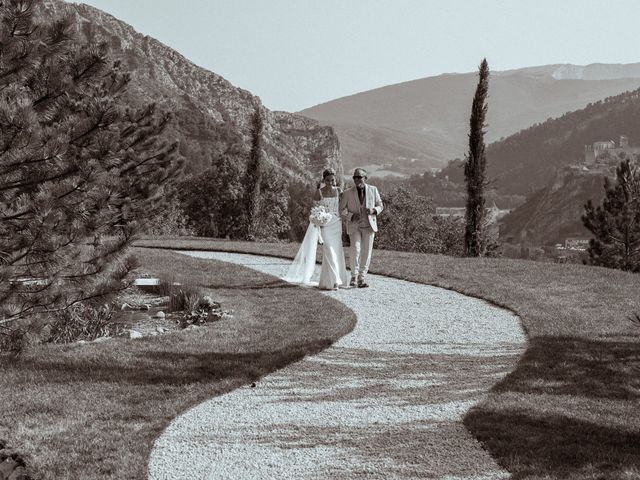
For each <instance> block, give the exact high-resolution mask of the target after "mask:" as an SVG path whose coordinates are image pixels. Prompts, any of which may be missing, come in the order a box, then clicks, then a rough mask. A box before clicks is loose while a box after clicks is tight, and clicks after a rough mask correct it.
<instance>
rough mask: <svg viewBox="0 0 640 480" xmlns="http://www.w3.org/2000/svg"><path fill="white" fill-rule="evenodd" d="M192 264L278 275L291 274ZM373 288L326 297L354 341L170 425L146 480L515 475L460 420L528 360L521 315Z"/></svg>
mask: <svg viewBox="0 0 640 480" xmlns="http://www.w3.org/2000/svg"><path fill="white" fill-rule="evenodd" d="M180 253H185V252H180ZM186 254H188V255H192V256H196V257H200V258H212V259H216V260H223V261H227V262H232V263H236V264H241V265H245V266H247V267H250V268H253V269H256V270H259V271H262V272H265V273H269V274H272V275H275V276H278V277H281V276H283V275H284V274H285V273H286V267H287V265H288V263H289V262H288V261H285V260H279V259H274V258H268V257H258V256H254V255H243V254H233V253H223V252H187V253H186ZM374 261H375V259H374ZM316 275H317V273H316ZM369 283H370V285H371V288H368V289H348V290H339V291H336V292H326V294H327V295H329V296H331V297H334V298H336V299H338V300H339V301H341V302H343V303H344V304H346V305H347V306H348V307H349V308H351V309H352V310H353V311H354V312H356V314H357V317H358V321H357V325H356V327H355V329H354V330H353V332H352V333H350V334H349V335H347V336H345V337H344V338H342V339H340V340H339V341H338V342H336V343H335V344H334V345H333V346H332V347H330V348H328V349H327V350H325V351H323V352H322V353H320V354H319V355H315V356H311V357H306V358H305V359H303V360H302V361H300V362H298V363H296V364H293V365H290V366H288V367H286V368H284V369H282V370H279V371H277V372H275V373H273V374H271V375H268V376H267V377H265V378H263V379H262V380H261V381H260V382H258V383H257V385H256V388H251V387H249V386H247V387H243V388H240V389H237V390H234V391H233V392H230V393H228V394H226V395H223V396H219V397H215V398H212V399H211V400H208V401H206V402H204V403H202V404H200V405H198V406H196V407H194V408H192V409H190V410H188V411H186V412H185V413H184V414H182V415H181V416H179V417H178V418H176V419H175V420H174V421H173V422H171V424H170V425H169V426H168V427H167V428H166V430H165V431H164V432H163V433H162V435H161V436H160V437H159V438H158V439H157V441H156V443H155V445H154V448H153V450H152V453H151V458H150V461H149V478H150V479H152V480H160V479H162V480H165V479H166V480H169V479H171V480H177V479H192V480H195V479H274V480H275V479H278V480H280V479H291V480H293V479H350V478H371V479H396V478H397V479H408V478H439V479H446V480H459V479H474V480H485V479H495V478H508V476H509V475H508V474H507V473H506V472H504V471H502V470H501V469H500V468H499V467H498V465H497V464H496V463H495V462H494V461H493V459H492V458H491V457H490V456H489V454H488V453H486V452H485V451H484V450H483V449H482V448H481V446H480V444H479V443H478V442H477V441H476V440H475V439H474V438H473V437H472V436H471V435H470V434H469V433H468V432H467V430H466V429H465V428H464V426H463V425H462V418H463V416H464V415H465V413H466V412H467V411H468V410H469V409H470V408H471V407H472V406H473V405H474V404H476V403H477V402H479V401H480V400H481V399H482V398H483V396H484V395H486V393H487V392H488V390H489V389H490V388H491V386H492V385H494V384H495V383H496V382H498V381H499V380H500V379H501V378H502V377H504V376H505V375H506V374H507V373H508V372H509V371H510V370H511V369H512V368H513V366H514V365H515V363H516V362H517V360H518V359H519V357H520V355H521V353H522V352H523V350H524V347H525V342H526V340H525V335H524V333H523V331H522V328H521V325H520V321H519V319H518V317H517V316H515V315H514V314H512V313H510V312H508V311H505V310H502V309H499V308H496V307H494V306H491V305H490V304H488V303H486V302H484V301H481V300H478V299H475V298H471V297H466V296H464V295H461V294H458V293H455V292H451V291H448V290H444V289H440V288H436V287H431V286H426V285H420V284H416V283H411V282H405V281H402V280H395V279H392V278H387V277H382V276H376V275H370V276H369Z"/></svg>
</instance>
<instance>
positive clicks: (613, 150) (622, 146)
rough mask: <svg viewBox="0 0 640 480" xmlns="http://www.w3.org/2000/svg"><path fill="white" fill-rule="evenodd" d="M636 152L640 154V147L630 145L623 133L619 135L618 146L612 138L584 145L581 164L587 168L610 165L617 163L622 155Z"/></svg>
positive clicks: (635, 153) (630, 154)
mask: <svg viewBox="0 0 640 480" xmlns="http://www.w3.org/2000/svg"><path fill="white" fill-rule="evenodd" d="M638 154H640V147H630V146H629V139H628V138H627V137H626V136H625V135H620V140H619V142H618V146H616V143H615V142H614V141H613V140H608V141H606V142H594V143H592V144H591V145H585V146H584V161H583V164H584V166H586V167H587V169H590V168H591V167H596V168H598V166H600V167H603V166H610V165H611V164H612V163H615V164H617V163H618V162H619V161H620V159H621V158H622V157H626V156H632V155H638Z"/></svg>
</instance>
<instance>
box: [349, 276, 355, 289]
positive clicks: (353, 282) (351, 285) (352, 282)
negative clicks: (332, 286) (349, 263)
mask: <svg viewBox="0 0 640 480" xmlns="http://www.w3.org/2000/svg"><path fill="white" fill-rule="evenodd" d="M349 286H350V287H355V286H356V279H355V278H352V279H351V281H350V282H349Z"/></svg>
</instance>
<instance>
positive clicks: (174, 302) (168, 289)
mask: <svg viewBox="0 0 640 480" xmlns="http://www.w3.org/2000/svg"><path fill="white" fill-rule="evenodd" d="M158 293H159V294H160V295H161V296H163V297H169V308H168V310H169V311H170V312H182V311H186V312H193V311H196V310H197V309H198V307H199V304H200V302H201V301H202V298H203V295H202V289H201V288H200V287H198V286H197V285H193V284H186V285H182V284H180V283H177V282H175V280H174V278H173V277H162V278H160V283H159V285H158Z"/></svg>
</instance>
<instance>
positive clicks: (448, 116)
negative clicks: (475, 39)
mask: <svg viewBox="0 0 640 480" xmlns="http://www.w3.org/2000/svg"><path fill="white" fill-rule="evenodd" d="M489 60H490V59H489ZM476 84H477V73H476V72H472V73H464V74H444V75H440V76H436V77H428V78H423V79H419V80H414V81H410V82H405V83H400V84H397V85H390V86H386V87H382V88H378V89H374V90H370V91H367V92H362V93H358V94H355V95H351V96H348V97H343V98H339V99H336V100H333V101H330V102H327V103H323V104H320V105H316V106H314V107H311V108H307V109H305V110H302V111H301V112H300V113H301V114H303V115H306V116H309V117H311V118H315V119H317V120H319V121H320V122H322V123H323V124H326V125H331V126H333V127H334V128H335V129H336V132H337V133H338V136H339V138H340V143H341V145H342V148H343V153H344V154H343V159H344V162H345V165H346V166H348V167H351V166H353V165H355V164H364V165H366V164H376V163H378V164H379V163H382V164H389V163H391V164H392V166H393V168H394V169H395V170H397V171H404V172H405V173H416V172H419V173H422V172H423V171H424V170H425V169H426V168H428V167H442V166H444V165H445V164H446V162H447V161H448V160H452V159H454V158H456V157H459V158H462V156H463V155H464V153H465V151H466V149H467V133H468V122H469V111H470V108H471V107H470V106H471V100H472V98H473V94H474V91H475V87H476ZM638 87H640V64H631V65H603V64H594V65H589V66H586V67H582V66H574V65H545V66H540V67H531V68H524V69H519V70H510V71H504V72H492V75H491V77H490V80H489V111H488V117H487V120H488V122H487V123H488V128H487V136H486V139H487V141H488V142H493V141H497V140H499V139H500V138H502V137H506V136H509V135H511V134H514V133H516V132H518V131H519V130H522V129H524V128H527V127H530V126H531V125H533V124H535V123H539V122H543V121H545V120H547V119H548V118H552V117H557V116H560V115H562V114H564V113H566V112H569V111H573V110H577V109H580V108H584V107H585V106H586V105H587V104H588V103H590V102H596V101H598V100H601V99H603V98H606V97H609V96H612V95H616V94H619V93H621V92H624V91H627V90H633V89H636V88H638ZM411 158H413V159H414V160H413V161H411V160H410V159H411Z"/></svg>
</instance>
